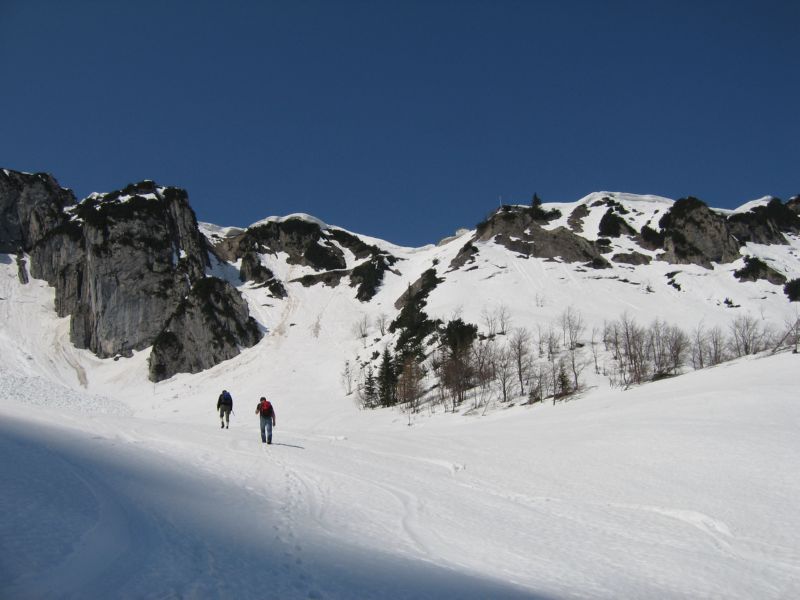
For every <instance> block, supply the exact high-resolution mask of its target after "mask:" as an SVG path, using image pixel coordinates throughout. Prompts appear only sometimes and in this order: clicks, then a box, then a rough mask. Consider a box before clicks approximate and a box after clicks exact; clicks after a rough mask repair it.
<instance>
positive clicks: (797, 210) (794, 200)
mask: <svg viewBox="0 0 800 600" xmlns="http://www.w3.org/2000/svg"><path fill="white" fill-rule="evenodd" d="M786 208H788V209H789V210H790V211H792V212H793V213H794V214H796V215H800V196H792V197H791V198H789V201H788V202H787V203H786Z"/></svg>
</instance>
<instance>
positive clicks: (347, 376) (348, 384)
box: [341, 360, 356, 396]
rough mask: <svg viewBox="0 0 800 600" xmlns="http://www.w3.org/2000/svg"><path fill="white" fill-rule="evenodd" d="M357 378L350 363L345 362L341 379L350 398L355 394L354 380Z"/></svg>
mask: <svg viewBox="0 0 800 600" xmlns="http://www.w3.org/2000/svg"><path fill="white" fill-rule="evenodd" d="M355 376H356V374H355V372H354V371H353V367H352V365H351V364H350V361H349V360H346V361H344V368H343V369H342V373H341V377H342V385H344V389H345V392H347V395H348V396H349V395H350V394H352V393H353V379H355Z"/></svg>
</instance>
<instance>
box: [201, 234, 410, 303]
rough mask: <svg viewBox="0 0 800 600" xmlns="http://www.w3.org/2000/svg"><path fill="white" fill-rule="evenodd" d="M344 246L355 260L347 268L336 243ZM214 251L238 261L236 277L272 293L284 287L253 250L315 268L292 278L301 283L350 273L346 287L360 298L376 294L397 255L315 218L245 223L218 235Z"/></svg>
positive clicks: (332, 281) (329, 281) (336, 279)
mask: <svg viewBox="0 0 800 600" xmlns="http://www.w3.org/2000/svg"><path fill="white" fill-rule="evenodd" d="M337 244H339V245H340V246H341V247H343V248H347V249H348V250H350V252H352V253H353V255H354V257H355V258H356V259H362V262H361V264H359V265H358V266H356V267H355V268H353V269H352V270H347V269H346V266H347V261H346V260H345V256H344V252H342V250H341V248H340V247H339V246H337ZM215 251H216V252H217V254H218V255H219V256H220V257H221V258H222V259H224V260H227V261H229V262H235V261H237V260H239V259H241V260H242V262H241V269H240V276H241V279H242V281H254V282H256V283H265V284H266V285H268V286H269V288H270V291H271V292H272V293H273V295H274V296H276V297H285V296H286V289H285V288H284V287H283V285H282V284H281V282H280V281H278V280H277V278H275V277H274V275H273V274H272V272H271V271H270V270H269V269H267V268H266V267H264V266H263V265H261V263H260V260H259V257H258V255H259V254H273V255H277V254H278V253H280V252H283V253H286V254H287V262H288V263H289V264H296V265H303V266H309V267H311V268H313V269H314V270H316V271H322V272H321V273H318V274H315V275H307V276H304V277H301V278H299V279H297V280H296V281H299V282H300V283H302V284H303V285H305V286H311V285H315V284H318V283H322V284H324V285H329V286H336V285H339V284H340V283H341V281H342V279H344V277H345V276H348V275H349V276H350V285H351V287H357V288H358V289H357V291H356V298H358V299H359V300H361V301H362V302H366V301H368V300H370V299H372V298H373V297H374V296H375V294H376V293H377V290H378V288H379V287H380V284H381V283H382V282H383V276H384V274H385V273H386V272H387V271H390V270H391V267H392V265H394V264H395V263H396V262H397V258H396V257H394V256H392V255H391V254H390V253H388V252H386V251H384V250H381V249H380V248H378V247H377V246H373V245H371V244H367V243H366V242H364V241H363V240H362V239H361V238H359V237H357V236H355V235H353V234H351V233H349V232H347V231H344V230H342V229H336V228H325V229H323V228H322V227H320V226H319V225H318V224H317V223H314V222H312V221H309V220H306V219H302V218H292V219H286V220H283V221H270V222H268V223H263V224H261V225H257V226H256V227H251V228H249V229H247V230H246V231H243V232H242V233H240V234H239V235H236V236H233V237H231V238H227V239H223V240H219V241H218V242H217V243H216V246H215Z"/></svg>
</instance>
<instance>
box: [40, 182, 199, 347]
mask: <svg viewBox="0 0 800 600" xmlns="http://www.w3.org/2000/svg"><path fill="white" fill-rule="evenodd" d="M187 200H188V199H187V195H186V192H185V191H184V190H179V189H176V188H158V187H157V186H156V185H155V184H154V183H153V182H142V183H140V184H136V185H132V186H129V187H127V188H125V189H124V190H121V191H118V192H112V193H110V194H105V195H100V196H93V197H90V198H88V199H86V200H85V201H83V202H81V203H80V204H79V205H77V206H76V207H75V209H74V211H73V216H74V220H73V222H74V223H76V224H78V225H79V226H80V231H81V234H82V235H81V238H80V239H79V240H78V244H79V246H80V247H82V253H83V256H82V260H81V261H80V262H77V263H76V262H75V261H74V260H71V259H70V258H69V257H65V258H66V262H65V263H62V264H61V265H58V264H56V265H53V264H51V263H50V264H47V265H46V268H47V270H45V269H42V274H43V275H50V276H52V271H50V270H51V269H52V268H53V267H54V266H55V267H56V268H57V270H58V271H57V274H58V276H57V278H56V281H55V282H52V281H51V283H54V285H56V305H57V306H58V307H60V308H61V309H62V310H68V311H69V312H70V313H71V315H72V320H71V331H70V335H71V339H72V342H73V343H74V344H75V345H76V346H78V347H79V348H88V349H90V350H92V352H94V353H95V354H97V355H98V356H101V357H109V356H114V355H116V354H123V355H128V354H130V352H131V351H132V350H141V349H143V348H146V347H148V346H150V345H151V344H152V343H153V341H154V340H155V338H156V336H157V335H158V334H159V333H160V332H161V330H162V328H163V325H164V322H165V320H166V318H167V317H168V316H169V315H170V314H171V313H172V312H173V311H174V310H175V307H176V306H177V305H178V303H179V302H180V301H181V300H182V299H183V297H184V296H185V295H186V294H187V293H188V291H189V289H190V287H191V286H192V284H193V282H194V281H197V280H198V279H201V278H202V277H203V276H204V271H205V267H206V265H207V261H208V257H207V254H206V251H205V245H204V243H203V241H202V239H201V236H200V234H199V232H198V230H197V221H196V219H195V215H194V211H192V209H191V208H190V207H189V204H188V201H187ZM66 235H67V236H68V235H69V233H67V234H66ZM59 238H60V243H63V244H64V247H66V248H69V246H70V244H69V242H67V241H66V240H65V239H64V235H63V234H59V235H57V236H55V237H54V238H53V240H54V241H55V242H56V245H58V243H59V242H58V240H59ZM48 245H50V246H52V244H48ZM54 250H56V252H53V251H54ZM58 250H61V252H59V251H58ZM49 253H50V255H51V256H59V255H62V254H63V249H61V248H52V247H51V248H49ZM37 256H38V254H37ZM48 271H50V272H48Z"/></svg>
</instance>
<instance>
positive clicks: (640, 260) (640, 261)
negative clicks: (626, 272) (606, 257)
mask: <svg viewBox="0 0 800 600" xmlns="http://www.w3.org/2000/svg"><path fill="white" fill-rule="evenodd" d="M611 260H612V262H615V263H621V264H625V265H649V264H650V261H651V260H652V259H651V258H650V257H649V256H647V255H646V254H642V253H641V252H619V253H617V254H615V255H614V256H612V257H611Z"/></svg>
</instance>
